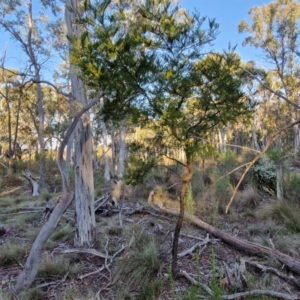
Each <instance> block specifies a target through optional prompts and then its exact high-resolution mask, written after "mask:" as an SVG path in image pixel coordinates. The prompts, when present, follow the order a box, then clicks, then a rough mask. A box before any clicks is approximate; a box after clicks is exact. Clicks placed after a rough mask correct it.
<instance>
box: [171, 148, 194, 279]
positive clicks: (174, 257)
mask: <svg viewBox="0 0 300 300" xmlns="http://www.w3.org/2000/svg"><path fill="white" fill-rule="evenodd" d="M186 156H187V164H186V167H187V169H188V173H187V175H186V176H185V177H184V178H183V179H182V186H181V190H180V212H179V216H178V220H177V223H176V227H175V232H174V240H173V246H172V275H173V277H174V278H175V277H176V273H177V258H178V257H177V254H178V241H179V235H180V230H181V227H182V224H183V219H184V204H185V203H184V202H185V194H186V190H187V186H188V183H189V182H190V180H191V179H192V176H193V167H192V164H191V161H190V158H189V157H188V154H187V153H186Z"/></svg>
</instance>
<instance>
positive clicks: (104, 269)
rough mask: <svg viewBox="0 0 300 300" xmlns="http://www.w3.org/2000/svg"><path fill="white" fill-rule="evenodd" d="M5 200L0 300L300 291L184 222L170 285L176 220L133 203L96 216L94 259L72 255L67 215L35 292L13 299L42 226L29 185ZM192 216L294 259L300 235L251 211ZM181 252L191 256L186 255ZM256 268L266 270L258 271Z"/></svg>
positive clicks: (278, 267)
mask: <svg viewBox="0 0 300 300" xmlns="http://www.w3.org/2000/svg"><path fill="white" fill-rule="evenodd" d="M6 192H7V191H4V192H2V194H1V195H0V225H1V223H2V225H3V227H4V228H5V230H6V231H5V233H4V234H2V235H1V236H0V266H1V269H0V300H5V299H45V300H46V299H104V300H106V299H116V300H122V299H124V300H130V299H137V300H139V299H141V300H143V299H145V300H146V299H149V300H150V299H161V300H163V299H172V300H173V299H174V300H175V299H178V300H179V299H186V300H188V299H191V300H192V299H216V300H217V299H300V288H299V287H300V284H299V285H298V287H296V286H295V285H292V284H290V283H289V282H288V281H287V280H286V279H287V278H288V277H289V278H294V279H295V282H298V283H300V277H299V275H297V274H292V273H291V272H289V271H288V270H286V268H285V266H283V265H282V264H281V263H279V262H277V261H276V260H274V259H273V258H272V257H269V258H266V257H264V258H259V257H258V256H255V255H248V254H247V253H245V252H240V251H238V250H237V249H235V248H234V247H233V246H230V245H228V244H226V243H224V242H223V241H222V240H221V239H218V238H216V237H214V236H211V235H209V234H208V233H207V232H206V231H205V230H202V229H200V228H198V227H196V226H195V225H193V224H191V223H189V222H185V223H184V226H183V229H182V231H181V236H180V243H179V251H178V252H179V253H182V257H179V258H178V268H179V269H180V273H179V275H180V276H179V277H178V278H176V279H172V277H171V276H170V262H171V248H172V238H173V231H174V228H175V224H176V217H174V216H170V215H168V214H164V213H160V212H159V210H158V209H153V208H152V207H151V206H149V205H148V204H147V199H138V200H134V197H133V198H132V199H126V200H123V201H120V202H119V204H120V206H121V207H122V210H121V212H120V211H119V210H115V211H114V210H112V211H111V212H110V213H109V214H107V215H106V216H105V215H103V213H99V212H98V213H97V214H96V222H97V228H96V239H95V243H94V245H93V247H92V248H93V249H94V250H96V251H94V252H89V253H88V252H87V251H85V250H84V249H74V246H73V240H74V234H75V229H74V226H75V224H74V210H73V208H72V207H70V208H69V209H68V210H67V212H66V213H65V214H64V216H63V218H62V220H61V222H60V224H59V225H58V227H57V229H56V230H55V232H54V233H53V234H52V236H51V238H50V239H49V241H48V242H47V244H46V245H45V250H44V252H43V255H42V258H41V262H40V267H39V270H38V273H37V277H36V279H35V281H34V283H33V286H32V288H31V289H27V290H24V291H23V292H22V293H20V294H19V295H18V296H17V295H16V294H15V293H14V291H13V287H14V285H15V283H16V280H17V277H18V275H19V274H20V272H21V270H22V268H23V265H24V263H25V260H26V257H27V255H28V253H29V251H30V247H31V245H32V243H33V241H34V239H35V238H36V236H37V234H38V232H39V230H40V228H41V226H42V225H43V222H45V221H44V220H43V219H42V217H43V214H44V213H43V211H44V207H45V200H44V199H42V197H40V198H32V197H31V196H29V195H28V186H27V185H24V186H23V187H21V188H20V189H18V190H16V191H15V192H12V193H6ZM59 196H60V195H59V194H57V195H55V194H54V195H52V197H54V198H55V197H56V198H57V199H58V198H59ZM56 201H57V200H56ZM195 216H197V217H198V218H199V219H202V220H205V221H206V222H208V223H210V224H211V225H213V226H215V227H217V228H219V229H220V230H222V231H223V232H226V233H229V234H231V235H233V236H235V237H238V238H240V239H243V240H248V241H253V242H256V243H258V244H261V245H264V246H267V247H270V248H273V249H274V248H275V249H278V250H280V251H282V252H284V253H286V254H289V255H291V256H292V257H294V258H295V259H298V258H299V252H300V234H299V232H295V231H291V230H287V228H286V227H285V226H284V225H282V224H278V223H276V222H275V221H273V220H272V219H268V218H266V219H258V218H256V217H255V216H254V213H253V211H252V213H249V211H248V212H247V213H243V214H237V213H236V214H229V215H222V214H219V213H218V212H217V211H212V213H211V214H210V215H207V214H201V212H198V211H196V212H195ZM193 246H195V249H194V250H192V248H191V247H193ZM187 250H189V251H187ZM184 251H187V252H188V253H186V254H185V255H184V253H183V252H184ZM256 263H257V264H260V265H263V266H265V267H266V269H265V270H264V271H261V270H260V269H259V267H257V266H256V267H255V266H254V265H255V264H256ZM272 270H273V271H272ZM274 270H275V271H274ZM276 271H277V272H278V274H279V275H280V274H281V275H282V274H283V276H286V278H283V277H282V276H278V274H277V275H276V274H275V273H276ZM237 272H240V274H239V275H236V274H235V273H237ZM237 277H238V278H237ZM251 291H252V292H253V291H254V292H253V294H252V295H251V293H252V292H251ZM276 292H278V293H281V294H276ZM239 293H246V294H244V296H243V294H239ZM247 293H248V294H247ZM229 295H232V296H231V298H230V296H229ZM280 295H281V296H280ZM297 295H298V296H297Z"/></svg>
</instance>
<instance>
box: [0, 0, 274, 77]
mask: <svg viewBox="0 0 300 300" xmlns="http://www.w3.org/2000/svg"><path fill="white" fill-rule="evenodd" d="M35 1H38V0H34V1H33V2H35ZM270 2H271V1H268V0H181V1H180V3H181V6H182V7H183V8H186V9H187V10H190V11H192V10H194V9H197V10H198V11H199V12H200V14H201V15H202V16H207V17H209V18H215V19H216V22H217V23H218V24H219V26H220V27H219V31H220V34H219V35H218V37H217V39H216V41H215V42H214V46H213V47H212V49H213V50H216V51H220V52H221V51H222V50H223V49H227V48H228V43H229V42H230V43H231V45H237V48H236V51H237V52H238V53H239V54H240V55H241V57H242V59H243V60H244V61H248V60H255V61H256V62H257V63H258V64H259V65H260V66H262V65H263V64H264V60H263V59H262V57H261V53H260V52H259V50H257V49H255V48H253V47H250V46H246V47H243V46H242V42H243V40H244V39H245V37H246V35H245V34H240V33H238V24H239V22H240V21H242V20H243V19H246V20H247V21H249V22H251V19H250V18H249V15H248V12H249V10H250V9H251V8H252V7H253V6H262V5H265V4H268V3H270ZM6 43H7V59H6V62H7V67H14V68H20V67H21V66H22V60H23V57H24V56H23V55H22V54H21V50H20V47H19V45H18V44H16V43H14V42H13V40H11V39H10V38H9V36H8V35H7V34H6V33H4V32H1V31H0V56H2V54H3V51H4V48H5V45H6ZM57 61H58V58H57V57H52V58H50V59H49V61H48V62H47V64H46V67H47V69H48V73H52V71H53V70H55V68H56V67H57V66H56V64H57Z"/></svg>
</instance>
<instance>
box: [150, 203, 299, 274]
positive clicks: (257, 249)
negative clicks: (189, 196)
mask: <svg viewBox="0 0 300 300" xmlns="http://www.w3.org/2000/svg"><path fill="white" fill-rule="evenodd" d="M152 209H154V210H156V211H157V212H163V213H166V214H169V215H172V216H177V215H178V212H176V211H173V210H169V209H166V208H158V207H152ZM185 219H186V220H188V221H189V222H191V223H192V224H194V225H196V226H198V227H200V228H202V229H204V230H206V231H207V232H209V233H210V234H212V235H214V236H215V237H218V238H220V239H221V240H222V241H223V242H225V243H227V244H229V245H232V246H234V247H235V248H236V249H239V250H243V251H245V252H248V253H252V254H255V255H257V256H262V257H268V258H270V257H272V258H274V259H276V260H277V261H279V262H280V263H282V264H284V265H285V266H286V267H287V268H288V269H289V270H290V271H292V272H294V273H297V274H299V275H300V260H299V259H296V258H293V257H291V256H289V255H287V254H285V253H282V252H280V251H278V250H276V249H271V248H268V247H265V246H262V245H258V244H255V243H253V242H249V241H245V240H242V239H240V238H237V237H234V236H232V235H230V234H228V233H226V232H223V231H221V230H219V229H218V228H216V227H214V226H212V225H210V224H208V223H206V222H204V221H202V220H200V219H198V218H197V217H195V216H191V215H189V214H185Z"/></svg>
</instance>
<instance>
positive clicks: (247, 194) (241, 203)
mask: <svg viewBox="0 0 300 300" xmlns="http://www.w3.org/2000/svg"><path fill="white" fill-rule="evenodd" d="M259 199H260V196H259V194H258V192H257V190H256V188H255V187H253V186H251V185H247V186H246V187H245V189H244V190H242V191H238V193H237V195H236V198H235V200H234V203H233V204H234V207H235V208H236V210H237V211H238V212H241V211H244V210H246V209H252V210H254V209H255V208H256V207H257V205H258V202H259Z"/></svg>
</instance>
